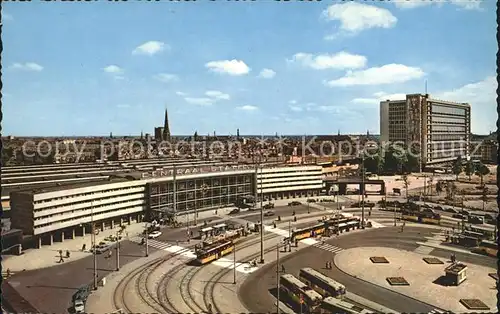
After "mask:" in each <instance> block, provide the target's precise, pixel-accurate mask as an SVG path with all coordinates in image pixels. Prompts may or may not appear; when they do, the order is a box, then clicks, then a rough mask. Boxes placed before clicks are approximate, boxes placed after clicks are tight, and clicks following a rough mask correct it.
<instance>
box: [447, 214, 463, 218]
mask: <svg viewBox="0 0 500 314" xmlns="http://www.w3.org/2000/svg"><path fill="white" fill-rule="evenodd" d="M451 217H452V218H456V219H466V217H465V216H464V215H462V214H453V215H452V216H451Z"/></svg>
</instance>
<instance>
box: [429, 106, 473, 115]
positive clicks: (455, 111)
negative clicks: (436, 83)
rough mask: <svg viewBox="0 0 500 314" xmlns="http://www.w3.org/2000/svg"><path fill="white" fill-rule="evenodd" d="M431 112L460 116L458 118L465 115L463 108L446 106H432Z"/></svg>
mask: <svg viewBox="0 0 500 314" xmlns="http://www.w3.org/2000/svg"><path fill="white" fill-rule="evenodd" d="M431 110H432V113H442V114H452V115H460V116H464V115H465V109H464V108H457V107H448V106H442V105H435V104H433V105H432V109H431Z"/></svg>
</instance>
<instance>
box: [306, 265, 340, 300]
mask: <svg viewBox="0 0 500 314" xmlns="http://www.w3.org/2000/svg"><path fill="white" fill-rule="evenodd" d="M299 279H300V280H301V281H303V282H305V283H306V284H307V285H308V286H309V287H311V288H313V289H314V290H315V291H316V292H318V293H319V294H321V295H322V296H323V297H335V298H342V297H343V296H344V295H345V293H346V289H345V286H344V285H343V284H341V283H339V282H337V281H335V280H333V279H332V278H330V277H327V276H325V275H323V274H322V273H320V272H318V271H316V270H314V269H312V268H309V267H307V268H302V269H301V270H300V272H299Z"/></svg>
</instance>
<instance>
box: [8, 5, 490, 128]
mask: <svg viewBox="0 0 500 314" xmlns="http://www.w3.org/2000/svg"><path fill="white" fill-rule="evenodd" d="M2 6H3V11H2V12H3V23H4V27H3V34H2V35H3V37H2V39H3V43H4V54H3V58H2V62H3V64H2V66H3V83H4V87H3V99H2V102H3V114H4V115H3V117H4V119H3V121H2V128H3V132H2V133H3V135H9V134H10V135H17V136H28V135H33V136H56V135H65V136H70V135H108V134H109V133H110V132H113V134H120V135H129V134H132V135H137V134H139V133H140V132H141V130H142V131H144V133H153V128H154V126H159V125H161V124H162V120H163V111H164V109H165V107H167V108H168V110H169V119H170V128H171V130H172V133H173V134H192V133H194V132H195V131H198V134H207V133H212V132H213V131H216V132H217V133H218V134H235V133H236V129H237V128H239V129H240V133H241V134H274V133H275V132H278V133H279V134H336V133H337V132H338V130H340V132H341V133H364V132H366V130H369V131H370V132H371V133H378V132H379V105H378V102H379V100H380V99H387V98H395V99H396V98H400V97H401V95H403V94H405V93H419V92H421V93H424V91H425V90H424V86H425V81H426V80H427V81H428V92H429V93H430V94H431V95H432V96H434V97H435V98H440V99H446V100H454V101H460V102H469V103H470V104H471V106H472V131H473V132H477V133H488V132H489V131H490V130H495V129H496V127H495V124H496V120H497V113H496V92H495V89H496V86H497V83H496V79H495V78H496V76H495V69H496V64H495V60H496V56H495V54H496V51H497V49H498V47H497V41H496V38H495V32H496V17H495V1H485V2H483V3H480V2H474V1H466V0H457V1H448V2H446V3H441V4H436V3H434V4H430V3H428V2H427V3H426V2H424V1H421V0H418V1H414V2H412V1H410V2H401V1H400V2H395V3H386V4H383V3H377V2H374V3H371V2H357V3H343V2H340V1H338V2H328V1H323V2H321V3H300V2H289V3H283V2H274V1H263V0H261V1H257V2H253V3H241V2H240V3H236V2H226V1H216V2H208V1H198V2H196V3H189V2H180V3H175V2H174V3H170V2H166V1H165V2H160V3H144V2H142V3H141V2H130V1H129V2H128V3H120V4H118V3H107V2H104V1H101V2H95V3H60V2H55V3H42V2H41V3H37V2H32V3H29V4H26V3H12V2H9V3H3V4H2Z"/></svg>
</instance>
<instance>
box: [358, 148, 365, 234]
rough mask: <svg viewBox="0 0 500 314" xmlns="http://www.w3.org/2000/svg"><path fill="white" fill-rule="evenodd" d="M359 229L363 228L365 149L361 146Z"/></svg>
mask: <svg viewBox="0 0 500 314" xmlns="http://www.w3.org/2000/svg"><path fill="white" fill-rule="evenodd" d="M361 157H362V159H361V160H362V161H361V167H362V168H361V188H360V189H359V190H360V191H361V190H362V191H361V229H365V151H364V148H363V155H361Z"/></svg>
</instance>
